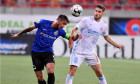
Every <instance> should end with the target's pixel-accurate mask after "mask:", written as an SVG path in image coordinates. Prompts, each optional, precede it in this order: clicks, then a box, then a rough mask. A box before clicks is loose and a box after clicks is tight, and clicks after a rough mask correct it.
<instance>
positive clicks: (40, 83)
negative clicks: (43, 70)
mask: <svg viewBox="0 0 140 84" xmlns="http://www.w3.org/2000/svg"><path fill="white" fill-rule="evenodd" d="M38 84H46V81H45V80H43V81H38Z"/></svg>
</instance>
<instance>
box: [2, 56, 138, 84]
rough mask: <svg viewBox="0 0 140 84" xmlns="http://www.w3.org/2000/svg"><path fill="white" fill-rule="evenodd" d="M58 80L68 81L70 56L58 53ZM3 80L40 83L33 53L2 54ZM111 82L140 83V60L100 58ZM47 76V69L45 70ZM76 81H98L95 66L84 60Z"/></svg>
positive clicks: (6, 83)
mask: <svg viewBox="0 0 140 84" xmlns="http://www.w3.org/2000/svg"><path fill="white" fill-rule="evenodd" d="M55 61H56V63H55V78H56V80H55V84H65V78H66V75H67V73H68V70H69V66H68V64H69V58H65V57H55ZM0 62H1V65H0V70H1V73H0V75H1V78H0V81H1V83H0V84H37V79H36V76H35V74H34V71H33V69H32V61H31V57H30V56H11V55H10V56H5V55H3V56H0ZM101 64H102V70H103V72H104V75H105V77H106V79H107V82H108V84H140V60H134V59H133V60H132V59H131V60H128V59H101ZM44 74H45V79H46V80H47V73H46V69H45V70H44ZM73 84H98V79H97V77H96V75H95V74H94V72H93V71H92V69H91V68H90V67H87V66H86V65H85V63H83V64H82V65H81V67H80V68H78V70H77V72H76V75H75V77H74V80H73Z"/></svg>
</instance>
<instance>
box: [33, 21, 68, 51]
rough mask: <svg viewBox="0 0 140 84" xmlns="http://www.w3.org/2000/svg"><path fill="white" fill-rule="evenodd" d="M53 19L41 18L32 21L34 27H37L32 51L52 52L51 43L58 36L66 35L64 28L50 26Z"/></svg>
mask: <svg viewBox="0 0 140 84" xmlns="http://www.w3.org/2000/svg"><path fill="white" fill-rule="evenodd" d="M52 22H53V21H49V20H45V19H41V20H40V22H34V25H35V28H38V30H37V32H36V35H35V40H34V42H33V47H32V51H34V52H53V43H54V41H55V40H56V39H57V38H58V37H59V36H62V37H63V38H65V37H66V36H68V35H67V34H66V32H65V31H64V29H56V28H52V27H51V24H52Z"/></svg>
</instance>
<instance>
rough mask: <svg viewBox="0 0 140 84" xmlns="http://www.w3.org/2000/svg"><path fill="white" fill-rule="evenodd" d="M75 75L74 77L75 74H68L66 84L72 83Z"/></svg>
mask: <svg viewBox="0 0 140 84" xmlns="http://www.w3.org/2000/svg"><path fill="white" fill-rule="evenodd" d="M73 77H74V76H70V74H68V75H67V78H66V82H65V84H72V81H73Z"/></svg>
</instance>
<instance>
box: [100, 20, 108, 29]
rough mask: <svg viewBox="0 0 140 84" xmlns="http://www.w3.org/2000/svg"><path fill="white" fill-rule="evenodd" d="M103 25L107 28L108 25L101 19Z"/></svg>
mask: <svg viewBox="0 0 140 84" xmlns="http://www.w3.org/2000/svg"><path fill="white" fill-rule="evenodd" d="M101 24H102V25H103V26H104V27H107V24H106V23H105V21H104V20H102V19H101Z"/></svg>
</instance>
